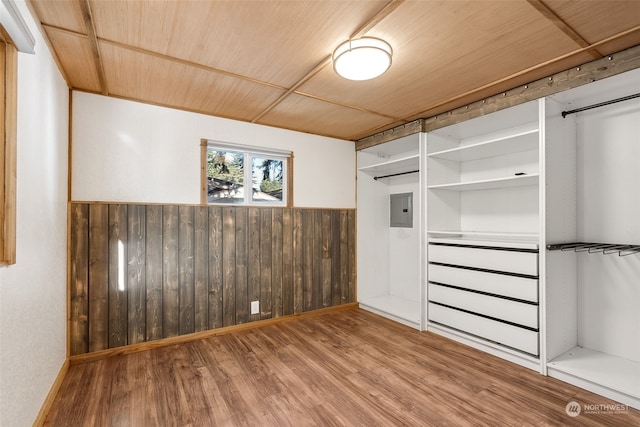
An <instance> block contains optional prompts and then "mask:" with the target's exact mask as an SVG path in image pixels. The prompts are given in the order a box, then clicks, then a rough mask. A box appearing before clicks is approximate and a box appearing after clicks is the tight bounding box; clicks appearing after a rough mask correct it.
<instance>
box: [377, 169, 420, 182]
mask: <svg viewBox="0 0 640 427" xmlns="http://www.w3.org/2000/svg"><path fill="white" fill-rule="evenodd" d="M417 172H420V171H419V170H415V171H408V172H398V173H392V174H389V175H382V176H374V177H373V179H375V180H376V181H377V180H379V179H382V178H391V177H392V176H398V175H407V174H410V173H417Z"/></svg>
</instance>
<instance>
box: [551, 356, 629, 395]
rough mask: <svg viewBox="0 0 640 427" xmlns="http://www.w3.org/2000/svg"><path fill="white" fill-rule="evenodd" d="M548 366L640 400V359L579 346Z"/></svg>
mask: <svg viewBox="0 0 640 427" xmlns="http://www.w3.org/2000/svg"><path fill="white" fill-rule="evenodd" d="M547 366H548V368H549V369H555V370H557V371H560V372H563V373H565V374H569V375H572V376H574V377H578V378H581V379H583V380H586V381H589V382H592V383H595V384H599V385H602V386H604V387H607V388H609V389H611V390H615V391H617V392H620V393H624V394H626V395H629V396H632V397H634V398H636V399H640V363H638V362H634V361H632V360H629V359H624V358H622V357H617V356H612V355H610V354H607V353H602V352H599V351H595V350H590V349H588V348H583V347H579V346H578V347H574V348H573V349H571V350H569V351H568V352H566V353H564V354H562V355H561V356H559V357H557V358H556V359H554V360H552V361H551V362H549V363H548V364H547Z"/></svg>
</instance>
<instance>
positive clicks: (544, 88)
mask: <svg viewBox="0 0 640 427" xmlns="http://www.w3.org/2000/svg"><path fill="white" fill-rule="evenodd" d="M634 31H635V29H634ZM636 68H640V45H637V46H634V47H632V48H629V49H626V50H623V51H620V52H617V53H614V54H612V55H608V56H606V57H604V58H601V59H596V60H594V61H591V62H588V63H586V64H584V65H581V66H579V67H573V68H570V69H568V70H565V71H561V72H559V73H556V74H553V75H551V76H549V77H545V78H542V79H539V80H536V81H534V82H532V83H529V84H526V85H523V86H519V87H517V88H514V89H512V90H509V91H506V92H502V93H499V94H496V95H494V96H491V97H488V98H486V99H483V100H481V101H477V102H474V103H472V104H468V105H465V106H462V107H459V108H456V109H454V110H450V111H448V112H445V113H442V114H438V115H436V116H432V117H428V118H423V119H417V120H415V121H413V122H411V123H408V124H407V125H402V126H397V127H394V128H391V129H388V130H386V131H383V132H380V133H377V134H374V135H371V136H367V137H365V138H362V139H359V140H357V141H356V151H359V150H363V149H365V148H369V147H373V146H376V145H378V144H382V143H385V142H389V141H393V140H395V139H398V138H401V137H403V136H407V135H411V134H413V133H417V132H430V131H432V130H435V129H439V128H442V127H445V126H449V125H453V124H456V123H460V122H463V121H465V120H469V119H472V118H474V117H479V116H482V115H485V114H488V113H492V112H495V111H499V110H502V109H505V108H509V107H513V106H515V105H519V104H522V103H525V102H528V101H532V100H534V99H538V98H543V97H545V96H550V95H554V94H556V93H559V92H562V91H565V90H568V89H573V88H576V87H579V86H582V85H585V84H588V83H592V82H594V81H596V80H602V79H604V78H607V77H611V76H615V75H617V74H621V73H624V72H626V71H631V70H634V69H636Z"/></svg>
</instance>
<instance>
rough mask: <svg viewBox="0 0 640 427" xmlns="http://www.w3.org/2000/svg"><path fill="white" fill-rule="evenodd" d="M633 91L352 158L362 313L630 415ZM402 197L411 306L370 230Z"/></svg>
mask: <svg viewBox="0 0 640 427" xmlns="http://www.w3.org/2000/svg"><path fill="white" fill-rule="evenodd" d="M638 87H640V69H637V70H634V71H630V72H626V73H623V74H620V75H618V76H614V77H609V78H607V79H603V80H600V81H597V82H594V83H591V84H588V85H585V86H581V87H578V88H575V89H571V90H567V91H565V92H562V93H559V94H556V95H554V96H551V97H548V98H544V99H539V100H536V101H531V102H528V103H525V104H521V105H518V106H515V107H511V108H508V109H505V110H501V111H498V112H495V113H490V114H487V115H485V116H481V117H478V118H475V119H471V120H467V121H465V122H462V123H458V124H455V125H452V126H448V127H445V128H442V129H437V130H435V131H432V132H429V133H427V134H425V135H423V134H421V135H419V137H416V136H414V137H416V138H417V139H414V140H413V141H411V138H408V137H407V138H402V139H401V140H397V141H392V142H390V143H386V144H383V146H384V149H383V152H375V151H374V150H363V151H364V152H359V153H358V239H359V240H358V300H359V302H360V304H361V306H362V307H363V308H367V309H371V310H373V311H376V312H379V313H380V314H383V315H386V316H387V317H390V318H392V319H395V320H398V321H401V322H403V323H405V324H408V325H411V326H413V327H416V328H420V329H426V330H429V331H433V332H435V333H438V334H441V335H444V336H447V337H449V338H452V339H454V340H457V341H460V342H463V343H465V344H468V345H471V346H473V347H476V348H479V349H481V350H483V351H486V352H489V353H491V354H494V355H497V356H499V357H502V358H505V359H507V360H510V361H512V362H515V363H518V364H521V365H523V366H526V367H529V368H531V369H535V370H538V371H539V372H541V373H542V374H545V375H550V376H553V377H555V378H558V379H561V380H563V381H566V382H569V383H572V384H574V385H577V386H579V387H582V388H584V389H587V390H590V391H593V392H595V393H598V394H601V395H603V396H606V397H609V398H611V399H614V400H617V401H619V402H621V403H624V404H627V405H629V406H631V407H634V408H637V409H640V334H638V326H640V310H639V304H640V302H639V301H640V222H639V221H638V218H640V193H638V190H637V186H638V183H639V182H640V170H639V169H638V167H637V165H638V164H639V162H640V143H638V138H639V137H640V135H638V127H637V123H638V122H640V95H632V96H629V91H630V89H631V90H633V88H638ZM618 97H623V98H625V100H624V101H623V102H620V103H615V104H614V103H611V102H610V100H612V99H616V98H618ZM600 103H601V104H602V106H603V107H602V108H600V107H598V108H597V109H595V110H591V109H589V108H590V107H585V106H590V105H598V104H600ZM568 110H570V111H568ZM597 111H600V112H597ZM576 112H580V113H579V114H577V115H574V114H573V113H576ZM396 142H397V144H396ZM414 170H419V172H418V173H411V174H408V175H395V176H392V177H387V178H380V179H378V180H377V181H376V180H374V179H373V178H374V177H376V178H379V177H380V176H384V175H390V174H397V173H404V172H412V171H414ZM410 177H411V178H410ZM374 183H376V184H374ZM407 186H412V187H411V188H412V191H414V202H415V203H414V204H415V206H416V209H417V207H418V206H419V207H420V209H419V210H420V212H419V214H418V215H419V217H420V221H414V224H416V225H417V224H418V223H419V229H418V232H419V233H420V238H419V239H416V240H415V241H414V246H413V247H414V250H415V251H414V252H412V251H410V250H408V248H407V247H404V251H402V250H401V251H400V253H401V254H402V255H405V256H406V255H407V254H415V253H418V254H420V258H419V259H418V260H417V261H416V260H413V261H411V263H417V264H421V265H422V267H419V266H413V265H412V266H411V268H410V270H411V271H413V276H412V278H411V280H409V282H411V295H408V293H407V292H406V291H407V288H405V289H404V290H402V289H400V288H402V286H400V288H396V289H394V286H396V285H397V283H398V282H395V283H394V280H390V278H391V277H393V276H394V275H397V272H398V271H399V270H402V268H400V269H396V274H394V273H393V272H392V271H393V270H394V268H393V267H392V266H391V265H392V264H393V262H390V259H391V258H392V257H393V253H394V252H395V251H396V249H397V246H394V244H392V242H391V240H390V234H391V232H390V230H389V227H388V222H389V221H388V220H389V218H388V217H387V216H385V214H384V213H385V212H386V211H387V210H388V208H387V206H386V205H385V204H386V203H387V201H388V197H389V194H390V193H392V192H396V191H397V192H400V191H405V190H406V189H407ZM381 206H382V207H381ZM421 241H422V243H420V242H421ZM618 242H624V243H618ZM395 243H398V242H395ZM415 248H417V249H415ZM396 261H397V260H396ZM401 282H402V281H401ZM416 282H417V283H416ZM420 283H422V284H420ZM407 297H408V298H407ZM421 302H422V303H421Z"/></svg>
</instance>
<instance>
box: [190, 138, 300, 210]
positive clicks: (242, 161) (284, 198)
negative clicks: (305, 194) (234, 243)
mask: <svg viewBox="0 0 640 427" xmlns="http://www.w3.org/2000/svg"><path fill="white" fill-rule="evenodd" d="M202 145H203V155H202V164H203V167H202V169H203V174H202V175H203V176H202V180H203V184H202V192H203V194H202V202H203V204H204V203H206V204H225V205H229V204H230V205H248V206H252V205H253V206H288V205H289V203H290V187H291V183H290V179H289V170H290V162H291V157H292V156H291V153H290V152H285V151H276V150H268V149H264V148H257V147H249V146H242V145H235V144H234V145H231V144H225V143H220V142H216V141H206V140H205V141H203V144H202Z"/></svg>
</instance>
